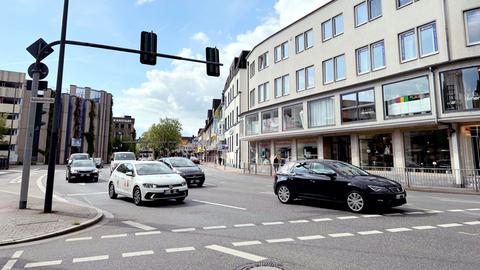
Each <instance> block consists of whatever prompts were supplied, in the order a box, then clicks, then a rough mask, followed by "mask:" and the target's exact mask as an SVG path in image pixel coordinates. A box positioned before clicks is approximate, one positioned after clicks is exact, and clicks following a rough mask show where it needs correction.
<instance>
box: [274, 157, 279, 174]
mask: <svg viewBox="0 0 480 270" xmlns="http://www.w3.org/2000/svg"><path fill="white" fill-rule="evenodd" d="M278 165H279V164H278V157H277V156H275V158H274V159H273V168H274V169H275V172H277V171H278V167H279V166H278Z"/></svg>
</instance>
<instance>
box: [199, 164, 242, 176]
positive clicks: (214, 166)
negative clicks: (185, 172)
mask: <svg viewBox="0 0 480 270" xmlns="http://www.w3.org/2000/svg"><path fill="white" fill-rule="evenodd" d="M200 165H201V166H202V165H203V166H206V167H210V168H215V169H217V170H222V171H226V172H233V173H240V174H243V169H239V168H233V167H229V166H224V165H218V164H216V163H213V162H202V163H201V164H200Z"/></svg>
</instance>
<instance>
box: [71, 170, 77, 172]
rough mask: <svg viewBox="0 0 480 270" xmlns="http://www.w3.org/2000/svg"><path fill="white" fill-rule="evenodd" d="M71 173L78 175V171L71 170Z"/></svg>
mask: <svg viewBox="0 0 480 270" xmlns="http://www.w3.org/2000/svg"><path fill="white" fill-rule="evenodd" d="M70 172H71V173H77V172H78V171H77V170H71V171H70Z"/></svg>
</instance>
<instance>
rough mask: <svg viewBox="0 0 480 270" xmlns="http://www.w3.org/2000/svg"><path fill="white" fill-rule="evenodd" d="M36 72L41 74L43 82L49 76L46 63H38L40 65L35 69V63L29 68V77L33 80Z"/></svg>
mask: <svg viewBox="0 0 480 270" xmlns="http://www.w3.org/2000/svg"><path fill="white" fill-rule="evenodd" d="M35 72H39V73H40V78H39V80H43V79H45V78H46V77H47V76H48V67H47V65H45V64H44V63H38V65H37V66H36V67H35V63H33V64H31V65H30V66H29V67H28V76H30V78H32V79H33V73H35Z"/></svg>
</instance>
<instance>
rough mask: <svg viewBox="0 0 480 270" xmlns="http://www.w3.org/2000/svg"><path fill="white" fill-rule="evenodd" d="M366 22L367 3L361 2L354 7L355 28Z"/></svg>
mask: <svg viewBox="0 0 480 270" xmlns="http://www.w3.org/2000/svg"><path fill="white" fill-rule="evenodd" d="M367 22H368V9H367V3H366V2H362V3H360V4H359V5H357V6H355V26H360V25H362V24H364V23H367Z"/></svg>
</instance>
